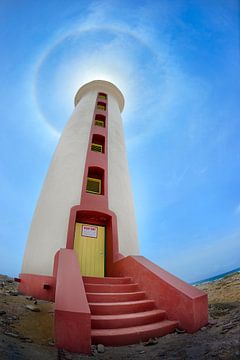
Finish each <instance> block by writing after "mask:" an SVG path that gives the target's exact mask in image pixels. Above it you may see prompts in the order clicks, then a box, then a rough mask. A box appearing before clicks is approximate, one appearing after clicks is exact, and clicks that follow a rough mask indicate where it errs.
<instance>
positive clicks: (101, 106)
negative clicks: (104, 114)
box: [97, 101, 106, 111]
mask: <svg viewBox="0 0 240 360" xmlns="http://www.w3.org/2000/svg"><path fill="white" fill-rule="evenodd" d="M97 109H98V110H102V111H105V110H106V104H105V103H104V102H102V101H98V103H97Z"/></svg>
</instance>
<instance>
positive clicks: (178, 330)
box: [175, 328, 186, 334]
mask: <svg viewBox="0 0 240 360" xmlns="http://www.w3.org/2000/svg"><path fill="white" fill-rule="evenodd" d="M175 331H176V333H178V334H184V333H185V332H186V331H185V330H182V329H178V328H176V330H175Z"/></svg>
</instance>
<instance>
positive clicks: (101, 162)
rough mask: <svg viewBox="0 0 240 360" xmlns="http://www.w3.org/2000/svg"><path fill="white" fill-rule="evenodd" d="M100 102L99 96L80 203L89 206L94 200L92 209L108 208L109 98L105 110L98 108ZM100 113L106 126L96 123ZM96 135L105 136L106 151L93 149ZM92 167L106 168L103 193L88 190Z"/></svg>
mask: <svg viewBox="0 0 240 360" xmlns="http://www.w3.org/2000/svg"><path fill="white" fill-rule="evenodd" d="M98 102H99V98H98V97H97V99H96V103H95V109H94V113H93V119H92V127H91V131H90V136H89V142H88V151H87V156H86V161H85V170H84V176H83V185H82V193H81V200H80V204H81V206H82V208H88V207H89V205H90V204H91V203H92V202H94V207H92V210H101V209H108V106H107V100H103V103H104V104H105V105H106V110H105V111H102V110H99V109H98V108H97V103H98ZM101 102H102V100H101ZM98 114H103V115H104V116H105V127H100V126H96V125H95V117H96V115H98ZM94 135H102V136H104V138H105V146H104V147H105V149H104V150H105V151H104V153H98V152H95V151H92V150H91V144H92V138H93V136H94ZM90 167H99V168H101V169H103V170H104V181H103V185H104V189H103V194H101V195H95V194H90V193H87V192H86V186H87V177H88V169H89V168H90Z"/></svg>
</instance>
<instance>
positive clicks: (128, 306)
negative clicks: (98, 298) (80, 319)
mask: <svg viewBox="0 0 240 360" xmlns="http://www.w3.org/2000/svg"><path fill="white" fill-rule="evenodd" d="M89 307H90V311H91V314H92V315H113V314H129V313H137V312H142V311H147V310H153V309H154V308H155V301H153V300H138V301H124V302H105V303H97V302H95V303H89Z"/></svg>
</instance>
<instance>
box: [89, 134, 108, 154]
mask: <svg viewBox="0 0 240 360" xmlns="http://www.w3.org/2000/svg"><path fill="white" fill-rule="evenodd" d="M104 147H105V137H104V136H102V135H98V134H94V135H93V137H92V144H91V150H92V151H97V152H101V153H104V152H105V149H104Z"/></svg>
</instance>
